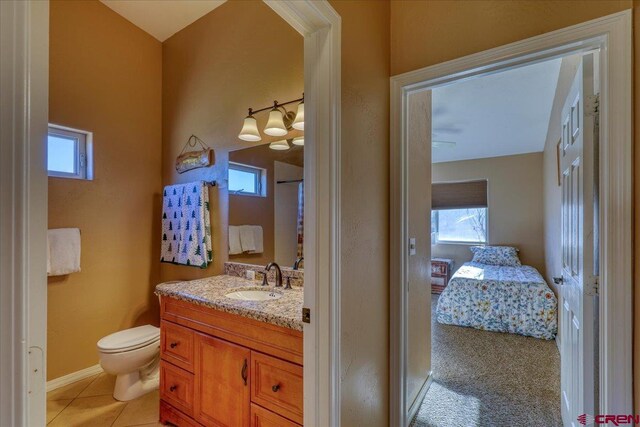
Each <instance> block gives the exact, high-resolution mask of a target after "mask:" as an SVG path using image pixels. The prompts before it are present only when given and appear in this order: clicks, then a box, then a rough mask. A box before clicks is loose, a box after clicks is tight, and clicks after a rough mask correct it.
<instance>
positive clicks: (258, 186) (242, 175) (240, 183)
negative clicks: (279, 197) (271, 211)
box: [229, 162, 267, 197]
mask: <svg viewBox="0 0 640 427" xmlns="http://www.w3.org/2000/svg"><path fill="white" fill-rule="evenodd" d="M266 175H267V171H266V170H264V169H262V168H257V167H255V166H250V165H242V164H240V163H233V162H229V193H232V194H238V195H242V196H262V197H266V195H267V185H266V184H267V182H266V181H267V180H266Z"/></svg>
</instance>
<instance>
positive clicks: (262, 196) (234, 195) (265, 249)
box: [228, 137, 304, 269]
mask: <svg viewBox="0 0 640 427" xmlns="http://www.w3.org/2000/svg"><path fill="white" fill-rule="evenodd" d="M303 177H304V140H303V139H302V137H298V138H295V139H293V138H290V139H288V140H281V141H276V142H275V143H274V142H273V141H271V142H270V143H265V144H262V145H255V146H252V147H248V148H243V149H239V150H235V151H231V152H230V153H229V175H228V191H229V261H231V262H243V263H248V264H257V265H262V266H264V265H265V264H267V263H269V262H271V261H275V262H277V263H278V264H279V265H280V266H282V267H294V264H295V263H296V260H297V259H299V258H300V257H302V256H304V253H303V242H304V232H303V229H304V227H303V224H304V180H303ZM303 266H304V263H303V262H300V263H299V265H298V267H299V268H300V269H302V268H303Z"/></svg>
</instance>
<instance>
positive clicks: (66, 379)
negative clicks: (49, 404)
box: [47, 364, 103, 392]
mask: <svg viewBox="0 0 640 427" xmlns="http://www.w3.org/2000/svg"><path fill="white" fill-rule="evenodd" d="M102 372H103V371H102V366H100V364H97V365H93V366H89V367H88V368H85V369H81V370H79V371H76V372H72V373H70V374H67V375H64V376H62V377H59V378H56V379H53V380H51V381H47V391H48V392H49V391H51V390H55V389H57V388H60V387H64V386H66V385H69V384H71V383H75V382H76V381H80V380H83V379H85V378H89V377H92V376H94V375H97V374H100V373H102Z"/></svg>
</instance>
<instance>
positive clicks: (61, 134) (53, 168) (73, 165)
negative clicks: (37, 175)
mask: <svg viewBox="0 0 640 427" xmlns="http://www.w3.org/2000/svg"><path fill="white" fill-rule="evenodd" d="M91 136H92V134H91V132H86V131H81V130H77V129H71V128H67V127H63V126H58V125H52V124H50V125H49V129H48V134H47V171H48V174H49V176H52V177H57V178H72V179H93V176H92V169H93V168H92V158H91V157H92V156H91V154H92V153H91Z"/></svg>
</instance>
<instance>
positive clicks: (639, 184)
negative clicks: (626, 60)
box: [633, 0, 640, 413]
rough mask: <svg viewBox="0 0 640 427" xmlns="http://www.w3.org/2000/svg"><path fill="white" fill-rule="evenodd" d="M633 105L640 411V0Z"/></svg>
mask: <svg viewBox="0 0 640 427" xmlns="http://www.w3.org/2000/svg"><path fill="white" fill-rule="evenodd" d="M633 28H634V30H633V31H634V33H633V55H634V61H635V62H634V68H633V90H634V93H633V95H634V98H633V107H634V113H633V114H634V115H633V117H634V120H633V123H634V135H633V141H634V158H633V161H634V180H633V181H634V200H635V202H634V206H635V218H634V235H633V237H634V240H633V241H634V246H633V248H634V272H635V275H634V304H633V309H634V330H633V332H634V336H633V384H634V387H633V397H634V399H633V401H634V408H635V412H636V413H638V412H640V256H639V254H640V208H638V201H639V200H640V149H638V141H640V125H638V123H640V66H639V64H638V60H639V58H640V30H639V29H640V0H633Z"/></svg>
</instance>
